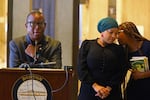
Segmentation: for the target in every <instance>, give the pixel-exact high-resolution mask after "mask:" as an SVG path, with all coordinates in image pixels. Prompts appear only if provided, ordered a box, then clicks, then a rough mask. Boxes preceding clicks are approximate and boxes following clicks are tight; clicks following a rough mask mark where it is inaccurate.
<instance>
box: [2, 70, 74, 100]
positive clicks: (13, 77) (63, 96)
mask: <svg viewBox="0 0 150 100" xmlns="http://www.w3.org/2000/svg"><path fill="white" fill-rule="evenodd" d="M31 73H32V75H38V76H41V77H42V78H44V79H45V80H46V82H47V83H48V84H49V85H50V87H51V96H52V100H72V93H73V91H72V88H73V86H72V84H73V72H72V71H71V70H68V71H67V73H68V74H67V73H66V71H65V70H63V69H31V70H29V69H27V70H25V69H24V68H11V69H9V68H6V69H0V100H13V92H14V91H13V89H14V87H15V86H16V83H17V82H18V81H19V80H20V79H22V77H23V76H26V75H31ZM67 75H68V80H66V78H67V77H66V76H67ZM39 79H40V78H39ZM23 80H26V79H25V78H23ZM65 82H66V84H65ZM19 84H21V83H19ZM33 85H34V84H33ZM20 87H21V86H20ZM20 87H19V88H20ZM22 87H23V88H24V86H23V85H22ZM18 91H21V89H20V90H18ZM48 95H49V93H48ZM33 100H34V99H33Z"/></svg>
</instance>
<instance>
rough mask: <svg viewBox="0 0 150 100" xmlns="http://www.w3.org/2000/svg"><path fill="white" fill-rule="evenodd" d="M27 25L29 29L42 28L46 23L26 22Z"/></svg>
mask: <svg viewBox="0 0 150 100" xmlns="http://www.w3.org/2000/svg"><path fill="white" fill-rule="evenodd" d="M27 24H29V25H30V27H36V26H39V27H44V26H45V24H46V23H45V22H27Z"/></svg>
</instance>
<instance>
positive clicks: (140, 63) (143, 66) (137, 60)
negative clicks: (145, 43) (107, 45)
mask: <svg viewBox="0 0 150 100" xmlns="http://www.w3.org/2000/svg"><path fill="white" fill-rule="evenodd" d="M130 63H131V67H132V68H133V69H136V70H138V71H140V72H145V71H148V70H149V66H148V58H147V57H145V56H144V57H143V56H142V57H133V58H132V59H130Z"/></svg>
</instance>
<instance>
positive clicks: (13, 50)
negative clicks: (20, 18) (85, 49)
mask: <svg viewBox="0 0 150 100" xmlns="http://www.w3.org/2000/svg"><path fill="white" fill-rule="evenodd" d="M25 27H26V30H27V34H26V35H25V36H22V37H19V38H16V39H14V40H11V41H10V42H9V48H10V54H9V67H11V68H14V67H19V66H20V65H21V64H23V63H26V64H29V65H30V66H31V67H36V68H38V67H40V68H41V67H42V68H45V67H46V68H47V67H48V68H56V69H59V68H61V66H62V61H61V43H60V42H59V41H57V40H54V39H52V38H51V37H49V36H46V35H44V30H45V28H46V22H45V18H44V15H43V13H42V12H40V11H38V10H34V11H32V12H30V13H29V14H28V15H27V18H26V23H25ZM20 67H22V66H20Z"/></svg>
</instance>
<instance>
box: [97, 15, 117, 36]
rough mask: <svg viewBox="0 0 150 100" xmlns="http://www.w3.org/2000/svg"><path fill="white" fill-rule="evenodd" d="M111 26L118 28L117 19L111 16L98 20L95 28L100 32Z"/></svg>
mask: <svg viewBox="0 0 150 100" xmlns="http://www.w3.org/2000/svg"><path fill="white" fill-rule="evenodd" d="M111 28H118V23H117V21H116V20H115V19H113V18H111V17H106V18H103V19H101V20H100V21H99V22H98V26H97V29H98V31H99V32H100V33H101V32H104V31H105V30H108V29H111Z"/></svg>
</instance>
